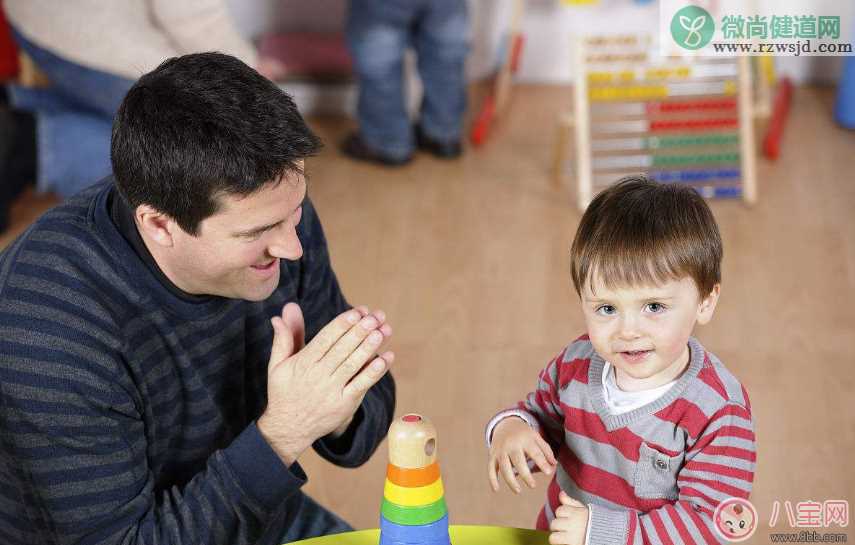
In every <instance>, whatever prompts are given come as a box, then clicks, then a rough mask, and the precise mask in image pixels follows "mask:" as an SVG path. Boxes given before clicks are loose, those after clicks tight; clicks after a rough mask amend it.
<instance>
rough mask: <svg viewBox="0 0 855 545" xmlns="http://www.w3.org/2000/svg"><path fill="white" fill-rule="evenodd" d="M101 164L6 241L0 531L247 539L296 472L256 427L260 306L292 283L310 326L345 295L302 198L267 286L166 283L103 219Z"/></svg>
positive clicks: (374, 441)
mask: <svg viewBox="0 0 855 545" xmlns="http://www.w3.org/2000/svg"><path fill="white" fill-rule="evenodd" d="M111 193H112V194H115V189H114V188H113V185H112V182H111V180H107V181H105V182H102V183H99V184H96V185H95V186H93V187H92V188H90V189H88V190H86V191H85V192H83V193H81V194H80V195H78V196H76V197H74V198H73V199H71V200H70V201H68V202H66V203H65V204H62V205H60V206H58V207H56V208H54V209H53V210H51V211H49V212H48V213H46V214H45V215H44V216H42V217H41V218H40V219H39V220H38V221H37V222H36V223H35V224H34V225H33V226H32V227H31V228H30V229H29V230H28V231H27V232H26V233H24V234H23V235H22V236H21V237H20V238H19V239H17V240H16V241H15V242H14V243H13V244H12V245H11V246H9V247H8V248H7V249H6V250H5V251H4V252H3V253H2V254H0V543H4V544H8V545H16V544H22V545H23V544H27V545H33V544H48V543H62V544H68V543H75V544H78V543H80V544H82V543H87V544H88V543H98V544H107V543H170V544H189V543H193V544H197V543H199V544H224V545H225V544H229V545H239V544H245V543H252V542H253V541H254V540H255V539H256V538H258V537H259V534H260V533H261V531H262V530H263V529H264V525H265V523H266V522H267V521H268V520H269V519H271V517H273V515H274V514H275V513H276V510H277V508H278V507H280V506H281V505H282V503H283V501H284V500H285V499H287V498H288V497H290V496H291V495H292V494H295V493H297V492H298V491H299V489H300V487H301V486H302V485H303V484H304V483H305V481H306V476H305V474H304V473H303V471H302V469H300V467H299V464H294V465H292V466H291V467H290V468H287V467H286V466H285V465H284V464H283V463H282V462H281V461H280V459H279V458H278V457H277V456H276V454H275V453H274V452H273V451H272V449H271V448H270V447H269V445H268V444H267V443H266V442H265V441H264V439H263V438H262V437H261V435H260V434H259V432H258V429H257V428H256V427H255V419H256V418H257V417H258V416H259V415H260V413H261V411H262V410H263V408H264V407H265V404H266V378H267V372H266V368H267V361H268V358H269V355H270V345H271V341H272V328H271V326H270V323H269V320H270V318H271V317H272V316H273V315H275V314H277V313H279V312H281V309H282V306H283V305H284V304H285V303H286V302H289V301H295V302H297V303H298V304H300V306H301V307H302V309H303V313H304V316H305V318H306V335H307V339H311V337H312V336H314V335H315V334H316V333H317V332H318V331H319V330H320V328H321V327H323V325H325V324H326V323H327V322H328V321H329V320H331V319H332V318H333V317H335V316H336V315H338V314H339V313H340V312H342V311H343V310H345V309H346V308H348V305H347V303H346V301H345V299H344V297H343V296H342V294H341V291H340V289H339V286H338V283H337V281H336V278H335V275H334V273H333V271H332V269H331V267H330V262H329V256H328V253H327V248H326V242H325V239H324V235H323V231H322V229H321V225H320V222H319V221H318V218H317V215H316V214H315V211H314V209H313V207H312V205H311V203H310V202H309V201H308V200H307V201H306V203H305V205H304V210H303V218H302V221H301V223H300V226H299V236H300V240H301V242H302V244H303V247H304V256H303V257H302V259H300V260H299V261H296V262H287V261H285V260H282V274H281V281H280V285H279V287H278V288H277V290H276V291H275V292H274V293H273V295H272V296H271V297H269V298H268V299H267V300H266V301H264V302H258V303H256V302H247V301H241V300H234V299H225V298H221V297H213V296H212V297H207V298H201V299H199V298H196V299H193V300H187V299H183V298H180V297H176V295H175V293H174V292H171V291H170V290H169V289H167V287H166V286H164V285H163V283H162V282H160V281H159V280H158V279H157V277H156V275H155V274H153V273H152V271H151V270H150V269H149V268H147V267H146V266H145V264H144V262H143V261H142V260H141V259H140V257H139V256H138V255H137V254H136V253H135V252H134V250H133V248H132V247H131V245H130V244H129V243H128V242H127V241H126V240H125V239H124V238H123V237H122V235H121V233H120V232H119V230H118V229H117V228H116V226H115V225H114V223H113V221H111V219H110V216H109V212H108V207H107V202H108V196H109V195H110V194H111ZM394 403H395V389H394V382H393V380H392V377H391V375H389V374H387V375H386V377H384V378H383V380H381V381H380V382H379V383H378V384H377V385H375V386H374V387H373V388H372V389H371V390H370V391H369V393H368V395H366V397H365V399H364V401H363V404H362V406H361V407H360V409H359V410H358V412H357V414H356V417H355V418H354V421H353V424H351V429H350V430H348V433H346V434H345V438H344V439H345V440H339V441H331V440H327V439H321V440H319V441H317V442H316V443H315V444H314V445H313V446H314V448H315V450H316V451H317V452H318V453H319V454H320V455H321V456H323V457H324V458H326V459H327V460H329V461H331V462H333V463H335V464H338V465H341V466H346V467H354V466H358V465H360V464H362V463H364V462H365V461H366V460H367V459H368V458H369V457H370V456H371V454H372V453H373V452H374V450H375V449H376V447H377V445H378V444H379V442H380V441H381V440H382V439H383V437H384V436H385V433H386V430H387V429H388V426H389V423H390V421H391V418H392V416H393V412H394Z"/></svg>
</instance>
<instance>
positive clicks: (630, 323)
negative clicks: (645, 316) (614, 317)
mask: <svg viewBox="0 0 855 545" xmlns="http://www.w3.org/2000/svg"><path fill="white" fill-rule="evenodd" d="M640 336H641V332H640V331H639V330H638V323H637V321H636V320H634V319H633V318H631V317H624V318H622V319H621V320H620V326H619V329H618V337H619V338H620V339H621V340H625V341H631V340H634V339H637V338H639V337H640Z"/></svg>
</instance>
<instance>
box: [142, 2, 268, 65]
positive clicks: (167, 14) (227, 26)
mask: <svg viewBox="0 0 855 545" xmlns="http://www.w3.org/2000/svg"><path fill="white" fill-rule="evenodd" d="M150 2H151V11H152V16H153V17H154V19H155V20H156V21H157V22H158V23H159V24H160V26H161V27H162V28H163V30H164V32H166V34H167V35H168V36H169V38H170V40H171V41H172V42H174V44H175V46H176V48H177V49H178V50H179V51H181V52H183V53H200V52H205V51H219V52H221V53H228V54H230V55H234V56H236V57H238V58H239V59H241V60H242V61H243V62H245V63H246V64H248V65H249V66H252V67H255V66H256V65H257V63H258V55H257V53H256V50H255V47H253V45H252V44H251V43H250V42H249V41H247V40H246V39H245V38H244V37H243V36H241V35H240V34H239V33H238V31H237V29H236V28H235V25H234V22H233V20H232V17H231V14H230V13H229V11H228V6H227V5H226V3H225V0H184V1H181V2H175V1H174V0H150Z"/></svg>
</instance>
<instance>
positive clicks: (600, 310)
mask: <svg viewBox="0 0 855 545" xmlns="http://www.w3.org/2000/svg"><path fill="white" fill-rule="evenodd" d="M596 312H597V314H600V315H602V316H611V315H612V314H614V313H615V307H613V306H611V305H602V306H600V307H597V311H596Z"/></svg>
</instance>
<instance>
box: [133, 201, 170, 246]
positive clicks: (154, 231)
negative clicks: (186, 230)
mask: <svg viewBox="0 0 855 545" xmlns="http://www.w3.org/2000/svg"><path fill="white" fill-rule="evenodd" d="M134 215H135V219H136V222H137V226H138V227H139V230H140V231H142V232H144V233H145V234H146V235H148V238H149V239H150V240H152V241H154V243H155V244H158V245H160V246H164V247H171V246H173V245H174V244H175V240H174V238H173V237H174V232H175V229H176V228H177V227H178V224H177V223H176V222H175V221H174V220H173V219H172V218H170V217H169V216H167V215H166V214H164V213H163V212H160V211H158V210H157V209H155V208H153V207H152V206H149V205H147V204H141V205H139V206H137V209H136V213H135V214H134Z"/></svg>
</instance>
